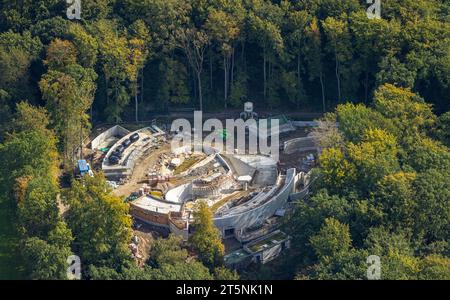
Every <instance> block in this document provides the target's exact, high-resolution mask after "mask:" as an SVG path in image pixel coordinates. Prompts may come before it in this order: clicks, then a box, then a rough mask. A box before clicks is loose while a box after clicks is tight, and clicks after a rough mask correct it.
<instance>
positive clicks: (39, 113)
mask: <svg viewBox="0 0 450 300" xmlns="http://www.w3.org/2000/svg"><path fill="white" fill-rule="evenodd" d="M367 7H368V4H367V3H366V1H360V0H291V1H287V0H123V1H116V0H90V1H87V0H82V11H81V20H69V19H68V18H67V16H66V10H67V4H66V1H63V0H36V1H33V0H20V1H11V0H0V217H1V218H0V219H1V220H0V225H1V226H0V227H1V229H0V231H1V240H0V253H1V254H2V255H1V256H0V278H28V279H62V278H65V276H66V269H67V263H66V258H67V257H68V256H69V255H70V254H71V253H77V254H78V255H80V257H81V258H82V260H83V262H84V264H85V265H86V266H87V269H84V273H83V276H84V278H88V279H237V278H239V275H238V274H236V273H235V272H232V271H230V270H227V269H225V268H224V267H223V262H222V258H223V251H224V250H223V245H221V241H220V238H219V236H218V232H217V231H216V230H215V228H214V226H213V224H212V223H211V222H210V219H211V218H210V214H211V212H210V211H208V209H207V208H205V207H200V208H199V211H198V214H199V219H201V220H203V223H201V224H198V227H199V228H200V230H198V234H197V235H196V236H195V237H194V238H193V239H192V240H191V241H190V244H191V248H190V249H189V251H190V252H192V251H193V252H196V253H197V254H198V257H197V258H195V259H189V260H188V256H189V253H188V251H187V250H186V249H185V248H184V245H182V244H183V243H182V242H181V241H180V240H178V239H177V238H176V237H171V238H169V239H167V240H158V241H157V242H156V244H155V245H154V247H152V253H151V259H150V261H149V262H148V263H147V264H146V266H145V267H144V268H138V267H137V266H136V265H135V264H134V262H133V261H132V260H131V259H130V254H129V249H128V248H127V244H128V241H129V240H130V238H131V237H130V235H131V223H132V221H131V218H130V217H129V216H128V214H127V210H128V207H127V205H126V204H125V203H123V201H122V199H120V198H118V197H115V196H113V195H111V194H110V193H109V192H108V188H107V186H106V182H105V179H104V178H102V177H101V176H99V177H96V178H95V179H92V180H88V182H85V183H83V184H81V183H80V182H78V181H77V180H73V181H72V184H71V185H70V187H69V188H62V187H61V184H60V178H61V174H63V173H69V172H70V170H72V168H73V166H74V162H75V159H76V155H75V153H76V151H77V147H78V145H79V142H80V140H83V139H84V138H85V137H87V136H88V135H89V134H90V132H91V129H92V126H93V125H96V124H103V123H119V122H137V121H148V120H149V119H150V118H151V116H152V115H154V114H167V113H169V112H171V111H176V110H186V109H187V110H194V109H197V110H203V111H206V112H218V111H224V110H232V109H235V108H236V109H241V108H242V105H243V103H244V102H246V101H252V102H253V103H255V106H256V107H257V109H258V110H261V111H285V112H287V111H299V112H317V113H323V114H324V116H323V118H321V119H320V120H319V124H320V126H319V127H318V128H316V129H315V131H314V134H315V136H316V137H317V140H318V142H319V143H320V146H321V148H322V149H323V151H322V153H321V155H320V158H319V162H320V165H319V167H318V168H317V169H316V170H315V173H316V176H317V180H316V183H315V186H314V192H313V195H312V196H311V197H310V199H308V201H306V202H305V203H298V204H297V206H298V207H297V208H296V210H295V213H294V214H293V215H292V216H290V218H288V220H287V221H286V224H285V227H286V231H287V232H289V234H290V235H291V236H292V237H293V248H292V250H291V253H290V254H288V255H286V256H285V257H283V258H282V259H281V261H278V262H276V263H274V264H271V265H268V266H263V267H262V268H261V269H260V270H257V271H254V272H252V270H249V271H248V272H247V273H244V274H240V277H241V278H244V279H245V278H252V279H253V278H254V276H260V277H261V278H264V279H267V278H289V279H292V278H296V279H361V278H365V276H366V269H367V264H366V258H367V257H368V256H369V255H372V254H373V255H379V256H382V257H384V258H386V260H385V263H384V265H383V266H384V267H383V268H384V270H385V273H384V274H385V275H384V277H383V279H450V273H449V269H450V246H449V244H450V236H449V233H450V151H449V148H448V147H450V96H449V95H450V22H449V10H450V2H449V1H448V0H382V1H381V19H369V18H368V17H367V15H366V10H367ZM335 124H339V125H338V126H336V125H335ZM60 199H62V200H61V201H60ZM62 202H63V204H64V205H65V206H67V207H69V209H68V211H67V212H66V214H65V217H64V218H62V217H61V215H60V214H59V210H60V206H61V203H62ZM92 216H96V217H95V218H94V217H92ZM85 224H89V226H86V225H85ZM94 228H96V229H98V228H100V229H101V230H93V229H94ZM16 248H17V249H20V250H19V251H15V250H14V251H12V250H11V249H16ZM186 261H189V263H185V262H186Z"/></svg>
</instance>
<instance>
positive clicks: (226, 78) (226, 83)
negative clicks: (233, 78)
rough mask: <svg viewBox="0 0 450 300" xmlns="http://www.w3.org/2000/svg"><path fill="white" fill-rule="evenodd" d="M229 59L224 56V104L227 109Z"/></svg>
mask: <svg viewBox="0 0 450 300" xmlns="http://www.w3.org/2000/svg"><path fill="white" fill-rule="evenodd" d="M227 60H228V58H227V57H226V55H224V56H223V71H224V75H223V81H224V82H223V90H224V94H223V95H224V96H223V103H224V107H225V109H226V108H227V98H228V62H227Z"/></svg>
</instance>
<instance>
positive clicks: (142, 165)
mask: <svg viewBox="0 0 450 300" xmlns="http://www.w3.org/2000/svg"><path fill="white" fill-rule="evenodd" d="M167 151H170V144H164V145H162V146H161V147H160V148H159V149H157V150H154V151H151V152H150V153H149V154H148V155H144V156H143V157H142V158H141V159H140V160H139V161H137V162H136V164H135V168H134V170H133V174H132V175H131V177H130V178H129V179H128V181H127V182H126V183H125V184H123V185H120V186H119V187H118V188H117V189H116V190H114V194H115V195H117V196H125V197H127V196H129V195H130V194H131V193H132V192H136V191H138V190H139V188H140V187H142V181H144V180H146V178H147V176H146V175H147V172H148V170H149V168H150V167H151V166H153V165H155V164H156V163H157V161H158V159H159V155H160V154H162V153H164V152H167Z"/></svg>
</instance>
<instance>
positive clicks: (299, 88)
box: [296, 54, 302, 108]
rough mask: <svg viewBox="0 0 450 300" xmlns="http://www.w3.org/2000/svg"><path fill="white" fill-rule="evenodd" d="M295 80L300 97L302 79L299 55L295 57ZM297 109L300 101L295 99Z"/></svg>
mask: <svg viewBox="0 0 450 300" xmlns="http://www.w3.org/2000/svg"><path fill="white" fill-rule="evenodd" d="M297 80H298V96H299V97H300V95H301V87H302V78H301V77H300V54H298V55H297ZM296 102H297V108H300V99H297V101H296Z"/></svg>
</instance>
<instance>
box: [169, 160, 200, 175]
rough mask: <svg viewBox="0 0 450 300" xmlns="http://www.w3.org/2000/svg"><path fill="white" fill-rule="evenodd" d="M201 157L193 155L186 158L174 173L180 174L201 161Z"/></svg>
mask: <svg viewBox="0 0 450 300" xmlns="http://www.w3.org/2000/svg"><path fill="white" fill-rule="evenodd" d="M201 160H202V158H201V157H196V156H191V157H189V158H186V159H185V160H184V161H183V163H182V164H181V165H179V166H178V167H177V168H176V169H175V170H174V171H173V175H179V174H181V173H183V172H184V171H186V170H187V169H189V168H190V167H192V166H193V165H195V164H196V163H198V162H199V161H201Z"/></svg>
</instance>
